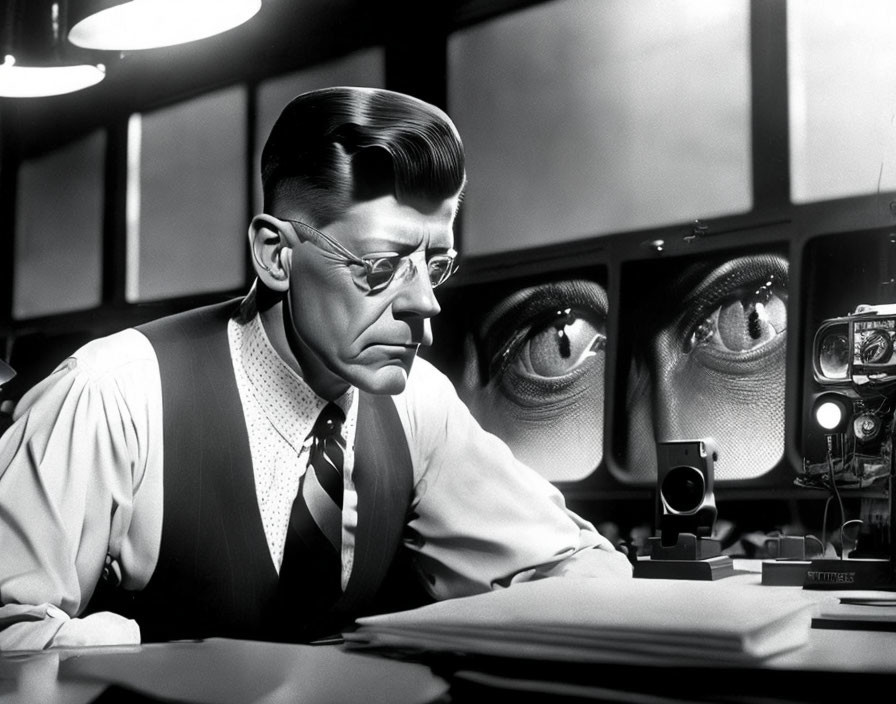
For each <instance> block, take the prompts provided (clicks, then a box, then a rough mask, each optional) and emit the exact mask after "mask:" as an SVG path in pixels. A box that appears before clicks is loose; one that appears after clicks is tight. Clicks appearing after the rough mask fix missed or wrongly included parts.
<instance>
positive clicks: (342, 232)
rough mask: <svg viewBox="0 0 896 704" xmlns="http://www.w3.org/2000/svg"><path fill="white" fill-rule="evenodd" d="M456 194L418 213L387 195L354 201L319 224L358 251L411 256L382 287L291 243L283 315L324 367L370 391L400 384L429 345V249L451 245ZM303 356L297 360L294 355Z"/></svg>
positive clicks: (396, 389) (389, 390)
mask: <svg viewBox="0 0 896 704" xmlns="http://www.w3.org/2000/svg"><path fill="white" fill-rule="evenodd" d="M456 209H457V198H449V199H448V200H445V201H443V202H442V203H440V204H438V207H436V208H435V209H428V210H427V212H425V213H424V212H421V211H420V210H417V209H415V208H413V207H411V206H408V205H403V204H401V203H399V202H398V201H397V200H396V199H395V198H394V197H393V196H383V197H381V198H378V199H375V200H371V201H365V202H362V203H357V204H355V205H353V206H352V207H351V208H349V209H348V211H346V213H345V215H344V216H343V217H342V218H340V219H339V220H337V221H335V222H333V223H331V224H329V225H327V226H326V227H324V228H321V229H322V231H323V232H324V233H325V234H326V235H329V236H330V237H332V238H333V239H335V240H336V241H338V242H339V243H340V244H341V245H342V246H344V247H345V248H346V249H348V250H349V251H351V252H352V253H354V254H355V255H357V256H359V257H366V256H368V255H385V254H399V255H402V256H410V260H411V261H410V264H411V266H410V267H409V268H408V269H403V267H399V273H397V274H396V275H395V278H394V279H393V280H392V282H391V283H390V284H389V285H388V286H386V288H385V289H383V290H380V291H376V292H371V291H369V290H367V288H366V287H364V286H359V284H358V281H359V280H361V281H363V279H364V277H363V276H361V275H360V274H361V272H363V267H360V266H359V265H356V264H349V265H348V266H347V265H346V260H345V258H344V257H343V256H341V255H339V254H336V253H334V252H331V251H330V250H329V249H324V248H319V247H317V246H315V245H314V244H313V243H311V242H309V241H302V242H300V241H298V240H296V241H295V243H294V244H293V254H292V263H291V270H290V287H289V303H290V316H291V320H292V324H293V326H294V329H295V332H296V334H297V335H298V337H299V339H300V340H301V341H302V343H304V345H305V346H307V348H308V349H309V350H310V352H311V353H312V354H313V355H315V356H316V357H317V360H318V361H319V362H320V363H322V364H323V366H325V367H326V368H327V369H328V370H329V371H330V372H331V373H333V374H335V375H336V376H338V377H340V378H341V379H343V380H344V381H346V382H348V383H349V384H351V385H353V386H357V387H358V388H360V389H362V390H364V391H368V392H370V393H377V394H396V393H400V392H401V391H403V390H404V387H405V384H406V383H407V376H408V372H409V371H410V369H411V365H412V364H413V361H414V358H415V357H416V355H417V350H418V348H419V347H420V346H421V345H430V344H432V329H431V327H430V322H429V319H430V318H431V317H432V316H434V315H436V314H437V313H438V312H439V310H440V308H439V304H438V302H437V301H436V298H435V295H434V294H433V290H432V285H431V284H430V280H429V276H428V274H427V268H426V259H427V256H428V255H432V254H438V253H444V252H446V251H447V250H449V249H450V248H451V247H452V245H453V244H454V233H453V229H452V226H453V222H454V214H455V212H456ZM299 361H300V363H302V360H299Z"/></svg>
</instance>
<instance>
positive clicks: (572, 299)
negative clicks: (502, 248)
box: [458, 279, 607, 481]
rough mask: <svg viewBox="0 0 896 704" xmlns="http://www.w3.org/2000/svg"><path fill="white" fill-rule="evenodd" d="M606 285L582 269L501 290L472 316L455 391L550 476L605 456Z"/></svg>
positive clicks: (587, 467)
mask: <svg viewBox="0 0 896 704" xmlns="http://www.w3.org/2000/svg"><path fill="white" fill-rule="evenodd" d="M606 317H607V295H606V292H605V290H604V288H603V287H602V286H601V285H599V284H597V283H596V282H594V281H590V280H587V279H564V280H558V281H551V282H547V283H542V284H538V285H534V286H524V287H520V288H518V289H515V290H511V291H508V292H505V293H504V295H502V296H500V297H499V298H497V299H496V300H495V301H494V302H493V303H491V304H489V305H488V306H487V308H486V309H485V310H484V311H483V312H482V315H481V316H480V317H479V322H478V324H477V326H476V330H475V331H473V334H471V335H470V337H469V340H468V344H467V358H466V361H465V373H464V377H463V380H462V382H461V383H460V384H459V388H458V390H459V393H460V395H461V397H462V398H463V399H464V401H466V403H467V405H468V406H469V407H470V410H471V411H472V412H473V415H474V416H475V417H476V418H477V420H478V421H479V423H480V424H481V425H482V426H483V427H484V428H485V429H486V430H488V431H490V432H492V433H494V434H495V435H498V436H499V437H501V438H502V439H503V440H504V441H505V442H506V443H507V444H508V445H509V446H510V448H511V450H513V452H514V454H515V455H516V456H517V457H518V458H519V459H520V460H522V461H523V462H525V463H526V464H529V465H530V466H531V467H533V468H534V469H536V470H537V471H539V472H540V473H542V474H543V475H544V476H545V477H547V478H548V479H550V480H552V481H572V480H577V479H581V478H584V477H586V476H587V475H588V474H590V473H591V472H592V471H593V470H594V469H595V468H596V467H597V465H598V464H600V461H601V459H602V457H603V403H604V394H603V392H604V355H605V347H606V340H607V338H606Z"/></svg>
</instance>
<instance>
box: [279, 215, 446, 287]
mask: <svg viewBox="0 0 896 704" xmlns="http://www.w3.org/2000/svg"><path fill="white" fill-rule="evenodd" d="M278 220H282V221H283V222H288V223H290V224H291V225H293V226H294V227H295V229H296V233H297V234H298V236H299V240H301V241H302V242H310V243H311V244H313V245H314V246H316V247H318V248H319V249H329V250H331V251H332V252H334V253H336V254H339V255H341V256H343V257H345V259H346V264H355V265H357V266H360V267H363V270H364V271H363V279H359V277H358V276H355V281H356V283H358V284H360V285H362V286H363V285H366V287H367V288H368V289H369V290H370V291H371V292H375V291H382V290H383V289H384V288H386V287H387V286H388V285H389V284H390V283H392V281H393V280H394V279H395V277H396V276H402V277H407V276H409V275H410V274H411V272H413V271H414V270H415V266H414V263H413V262H412V261H411V255H410V254H397V253H396V254H391V253H390V254H376V255H367V256H363V257H359V256H358V255H357V254H354V253H352V252H350V251H349V250H348V249H346V248H345V247H344V246H342V245H341V244H340V243H339V242H337V241H336V240H334V239H333V238H332V237H330V236H329V235H326V234H324V233H323V232H321V231H320V230H318V229H316V228H313V227H311V225H308V224H307V223H304V222H301V221H300V220H290V219H289V218H278ZM456 260H457V252H456V251H455V250H454V249H449V250H448V251H447V252H440V253H438V254H431V255H429V256H428V257H427V258H426V271H427V274H428V275H429V283H430V285H431V286H432V287H433V288H436V287H437V286H440V285H441V284H443V283H445V282H446V281H447V280H448V279H449V277H450V276H451V275H452V274H454V273H455V272H456V271H457V268H458V267H457V263H456Z"/></svg>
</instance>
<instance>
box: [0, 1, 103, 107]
mask: <svg viewBox="0 0 896 704" xmlns="http://www.w3.org/2000/svg"><path fill="white" fill-rule="evenodd" d="M3 6H4V13H3V19H4V24H3V35H2V37H0V59H2V63H0V97H5V98H35V97H40V96H45V95H60V94H62V93H71V92H73V91H76V90H81V89H82V88H88V87H90V86H92V85H95V84H97V83H99V82H100V81H102V80H103V78H104V77H105V75H106V69H105V66H103V65H102V64H91V63H87V62H85V61H82V60H79V59H78V58H77V57H76V54H77V53H83V52H74V51H72V50H71V49H70V47H69V46H68V45H67V42H66V40H65V32H64V29H63V28H64V27H65V21H64V19H65V18H64V7H61V6H60V3H59V2H53V1H51V0H18V1H16V0H6V2H5V3H3Z"/></svg>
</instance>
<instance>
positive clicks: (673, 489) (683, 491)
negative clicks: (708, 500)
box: [660, 465, 706, 512]
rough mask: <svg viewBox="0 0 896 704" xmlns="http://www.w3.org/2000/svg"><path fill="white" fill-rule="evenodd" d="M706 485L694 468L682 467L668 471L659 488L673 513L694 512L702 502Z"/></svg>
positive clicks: (698, 471)
mask: <svg viewBox="0 0 896 704" xmlns="http://www.w3.org/2000/svg"><path fill="white" fill-rule="evenodd" d="M705 489H706V484H705V483H704V481H703V475H702V474H701V473H700V470H698V469H697V468H695V467H688V466H685V465H682V466H680V467H675V468H673V469H670V470H669V473H668V474H667V475H666V476H665V478H664V479H663V485H662V487H661V488H660V491H661V492H662V495H663V498H664V499H665V500H666V503H667V504H668V505H669V508H671V509H672V510H673V511H679V512H687V511H695V510H696V509H697V508H699V507H700V504H701V503H702V502H703V493H704V491H705Z"/></svg>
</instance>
